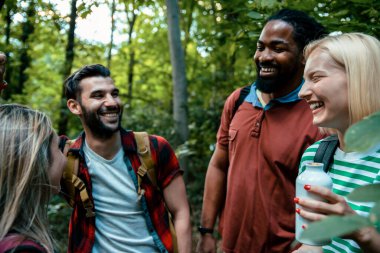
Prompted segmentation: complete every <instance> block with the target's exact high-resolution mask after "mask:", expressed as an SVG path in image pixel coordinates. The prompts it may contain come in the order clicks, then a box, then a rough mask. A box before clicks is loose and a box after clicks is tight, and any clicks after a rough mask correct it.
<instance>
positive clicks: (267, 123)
mask: <svg viewBox="0 0 380 253" xmlns="http://www.w3.org/2000/svg"><path fill="white" fill-rule="evenodd" d="M239 93H240V89H238V90H236V91H235V92H234V93H232V94H231V96H230V97H229V98H228V99H227V101H226V103H225V107H224V110H223V114H222V120H221V125H220V128H219V131H218V134H217V145H218V146H219V147H220V148H222V149H228V153H229V162H230V165H229V169H228V179H227V193H226V201H225V207H224V211H223V214H222V219H221V222H220V230H221V234H222V239H223V244H222V245H223V246H222V247H223V250H224V252H226V253H231V252H234V253H238V252H239V253H240V252H241V253H243V252H244V253H247V252H255V253H260V252H268V253H269V252H270V253H276V252H279V253H280V252H281V253H283V252H289V251H290V244H291V243H292V241H293V240H294V222H295V207H294V203H293V198H294V195H295V180H296V177H297V175H298V166H299V162H300V159H301V156H302V154H303V152H304V150H305V149H306V148H307V147H308V146H310V145H311V144H312V143H314V142H315V141H317V140H319V139H321V138H322V137H323V135H322V134H320V133H319V131H318V128H317V127H315V126H313V125H312V114H311V110H310V108H309V106H308V105H307V103H306V102H305V101H303V100H299V101H296V102H290V103H284V104H282V103H277V104H275V105H274V106H272V107H271V108H270V109H269V110H266V111H264V110H263V109H262V108H258V107H254V106H253V105H252V104H251V103H248V102H244V103H243V104H242V105H241V106H240V107H239V109H238V111H237V112H236V114H235V116H234V117H233V119H232V121H231V117H232V110H233V107H234V105H235V101H236V100H237V99H238V97H239Z"/></svg>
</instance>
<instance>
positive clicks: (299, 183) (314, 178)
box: [296, 162, 333, 246]
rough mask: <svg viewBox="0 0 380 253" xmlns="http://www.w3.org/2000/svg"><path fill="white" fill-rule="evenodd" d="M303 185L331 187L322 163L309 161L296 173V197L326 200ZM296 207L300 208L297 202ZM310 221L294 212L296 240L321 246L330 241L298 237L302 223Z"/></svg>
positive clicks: (301, 229) (305, 223) (330, 181)
mask: <svg viewBox="0 0 380 253" xmlns="http://www.w3.org/2000/svg"><path fill="white" fill-rule="evenodd" d="M305 185H317V186H323V187H326V188H328V189H330V190H331V189H332V185H333V183H332V180H331V178H330V176H329V175H327V174H326V173H325V172H324V171H323V163H315V162H310V163H307V164H306V170H304V172H302V173H301V174H300V175H298V177H297V180H296V197H297V198H303V199H305V198H308V199H315V200H320V201H326V200H324V199H323V198H321V197H319V196H317V195H315V194H313V193H310V192H309V191H307V190H305V188H304V186H305ZM296 208H302V207H300V206H299V205H298V204H296ZM303 209H304V210H307V208H303ZM309 223H310V221H308V220H306V219H304V218H302V217H301V216H300V215H299V214H298V213H296V240H297V241H299V242H301V243H303V244H307V245H312V246H323V245H327V244H329V243H330V241H316V240H305V239H300V237H301V234H302V231H303V230H304V229H303V228H302V226H303V225H308V224H309Z"/></svg>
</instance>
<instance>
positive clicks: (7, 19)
mask: <svg viewBox="0 0 380 253" xmlns="http://www.w3.org/2000/svg"><path fill="white" fill-rule="evenodd" d="M12 8H14V7H13V5H12V6H10V5H6V9H7V11H6V15H5V22H6V25H5V48H6V51H5V52H4V53H5V55H6V56H7V65H6V66H7V70H6V72H5V78H4V80H5V81H7V82H8V83H9V84H11V83H12V73H13V59H11V58H10V53H9V50H10V48H11V47H10V46H11V44H10V40H11V24H12V16H13V14H12ZM13 88H14V86H12V85H10V87H8V88H7V89H5V90H4V92H3V97H4V99H9V98H10V96H11V94H12V89H13Z"/></svg>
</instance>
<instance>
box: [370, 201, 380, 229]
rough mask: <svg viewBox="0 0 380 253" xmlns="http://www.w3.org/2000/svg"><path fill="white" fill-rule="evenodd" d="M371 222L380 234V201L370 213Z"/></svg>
mask: <svg viewBox="0 0 380 253" xmlns="http://www.w3.org/2000/svg"><path fill="white" fill-rule="evenodd" d="M369 220H370V221H371V222H372V224H373V225H374V226H375V227H376V228H377V231H379V232H380V201H379V202H377V203H376V204H375V205H374V206H373V208H372V209H371V212H370V213H369Z"/></svg>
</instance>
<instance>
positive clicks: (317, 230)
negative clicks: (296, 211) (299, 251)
mask: <svg viewBox="0 0 380 253" xmlns="http://www.w3.org/2000/svg"><path fill="white" fill-rule="evenodd" d="M379 116H380V111H378V112H376V113H374V114H371V115H370V116H368V117H366V118H364V119H363V120H361V121H360V122H358V123H356V124H354V125H352V126H351V127H350V128H349V129H348V130H347V132H346V134H345V136H344V139H345V144H346V147H347V149H349V150H350V151H358V152H365V151H367V150H369V149H371V148H372V147H374V146H377V144H379V143H380V134H379V131H378V126H379V125H380V117H379ZM379 193H380V184H372V185H366V186H362V187H358V188H356V189H354V190H353V191H352V192H351V193H350V194H349V195H348V199H349V200H351V201H356V202H374V206H373V208H372V209H371V211H370V215H369V217H363V216H360V215H349V216H329V217H327V218H326V219H323V220H321V221H318V222H313V223H311V224H310V225H309V227H308V229H306V230H305V231H304V232H303V233H302V235H301V237H302V238H305V239H312V240H322V241H324V240H329V239H331V238H333V237H338V236H342V235H345V234H348V233H351V232H354V231H356V230H358V229H360V228H363V227H368V226H374V227H376V228H377V230H378V231H379V232H380V194H379Z"/></svg>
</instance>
